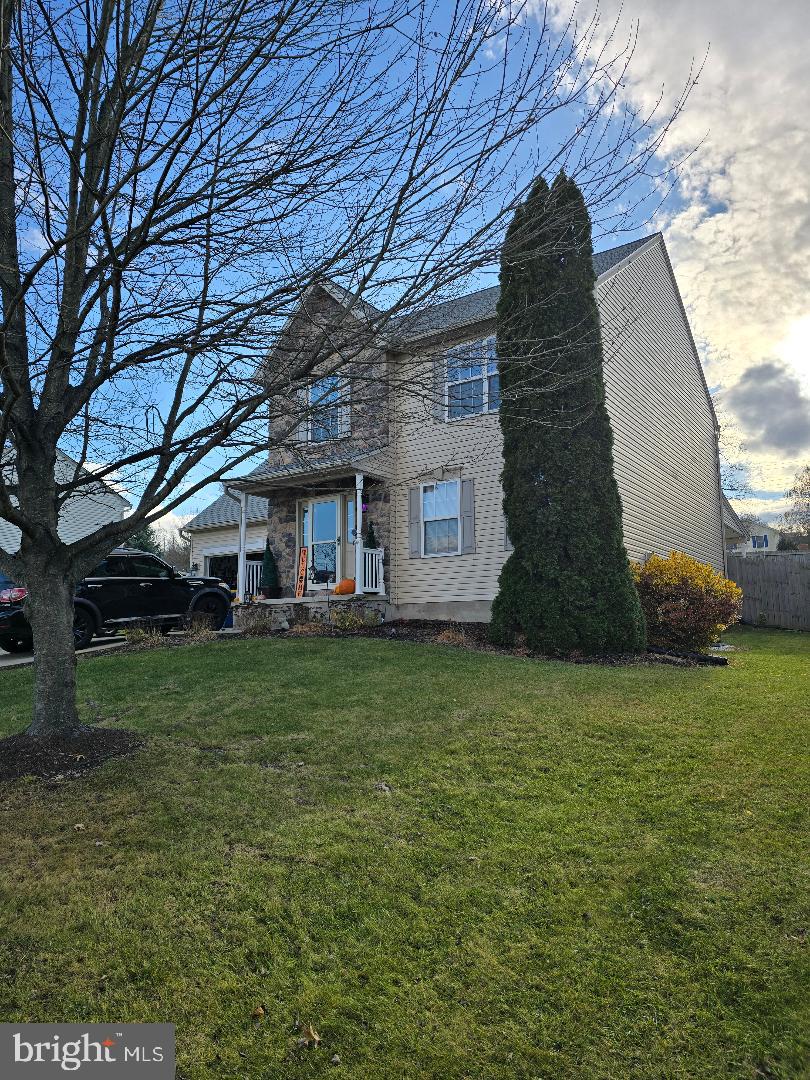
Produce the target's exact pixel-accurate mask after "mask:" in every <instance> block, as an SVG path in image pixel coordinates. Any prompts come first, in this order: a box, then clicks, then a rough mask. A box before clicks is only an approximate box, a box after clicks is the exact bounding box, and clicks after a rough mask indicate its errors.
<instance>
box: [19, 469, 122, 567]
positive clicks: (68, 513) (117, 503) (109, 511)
mask: <svg viewBox="0 0 810 1080" xmlns="http://www.w3.org/2000/svg"><path fill="white" fill-rule="evenodd" d="M78 468H79V466H78V464H77V463H76V462H75V461H74V460H73V458H71V457H68V455H67V454H63V453H62V451H61V450H57V452H56V476H57V480H59V481H60V482H62V483H66V482H67V481H69V480H72V479H73V477H74V476H75V475H76V470H77V469H78ZM83 472H85V474H87V470H86V469H85V470H83ZM89 475H92V473H90V474H89ZM129 510H131V506H130V504H129V503H128V502H127V500H126V499H125V498H124V496H123V495H120V494H119V493H118V492H117V491H116V490H115V489H114V488H112V487H111V486H110V485H109V484H105V483H104V482H103V481H101V480H99V481H97V482H96V483H92V484H88V485H87V486H86V487H84V488H83V489H82V490H81V492H76V493H75V494H73V495H71V496H70V497H69V498H67V499H66V500H65V504H64V506H63V507H62V512H61V513H60V515H59V536H60V538H61V539H62V540H63V541H64V542H65V543H66V544H72V543H73V541H74V540H80V539H81V538H82V537H83V536H87V535H88V534H89V533H91V532H95V530H96V529H99V528H101V526H102V525H107V524H108V523H109V522H111V521H120V520H121V519H122V518H123V517H125V516H126V514H127V512H128V511H129ZM19 546H20V530H19V529H18V528H17V526H16V525H12V524H11V523H10V522H8V521H5V520H4V519H2V518H0V548H2V549H3V550H4V551H8V552H15V551H17V550H18V548H19Z"/></svg>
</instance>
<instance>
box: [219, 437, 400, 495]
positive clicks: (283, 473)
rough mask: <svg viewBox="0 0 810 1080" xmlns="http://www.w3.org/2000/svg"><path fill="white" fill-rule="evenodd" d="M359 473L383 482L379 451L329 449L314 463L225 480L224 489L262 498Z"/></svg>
mask: <svg viewBox="0 0 810 1080" xmlns="http://www.w3.org/2000/svg"><path fill="white" fill-rule="evenodd" d="M355 473H363V475H364V476H368V477H369V478H371V479H373V480H384V479H385V477H386V472H385V470H384V467H383V462H382V459H381V455H380V452H379V451H373V452H368V453H365V454H364V453H362V452H358V451H357V448H356V447H355V448H350V447H347V448H345V449H342V450H333V451H332V453H330V454H329V455H328V456H324V457H323V458H319V459H317V460H313V459H307V460H304V459H303V458H302V459H301V460H299V461H293V462H287V463H286V464H283V465H269V464H268V465H260V466H259V467H258V468H257V469H254V470H253V472H251V473H248V475H247V476H243V477H241V478H240V479H238V480H229V481H228V487H230V488H235V489H236V490H238V491H246V492H248V493H249V494H251V495H264V494H265V493H267V492H270V491H279V490H281V489H283V488H290V487H294V488H303V487H310V486H314V485H320V484H322V483H324V482H326V481H329V480H341V479H345V478H347V477H350V476H354V475H355Z"/></svg>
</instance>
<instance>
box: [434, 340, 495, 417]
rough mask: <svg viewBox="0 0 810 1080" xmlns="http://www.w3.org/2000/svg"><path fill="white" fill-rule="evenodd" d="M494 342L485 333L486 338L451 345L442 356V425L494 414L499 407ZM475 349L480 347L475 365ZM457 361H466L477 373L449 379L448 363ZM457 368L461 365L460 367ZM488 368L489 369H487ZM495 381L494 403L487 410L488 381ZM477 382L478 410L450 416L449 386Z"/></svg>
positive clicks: (490, 396) (489, 398) (488, 402)
mask: <svg viewBox="0 0 810 1080" xmlns="http://www.w3.org/2000/svg"><path fill="white" fill-rule="evenodd" d="M496 344H497V339H496V336H495V334H487V336H486V337H483V338H476V339H475V340H473V341H464V342H461V343H459V344H458V345H453V346H451V347H450V348H449V349H448V350H447V352H446V353H445V354H444V360H443V364H444V419H445V422H446V423H454V422H455V421H456V420H469V419H470V417H473V416H492V415H493V414H494V413H496V412H498V410H499V409H500V407H501V393H500V372H499V371H498V356H497V351H496ZM476 346H480V351H479V353H478V363H477V364H475V363H474V362H473V361H474V360H475V355H474V350H475V349H476ZM465 352H466V355H465ZM454 354H455V358H456V359H457V360H466V361H468V362H467V365H466V366H467V367H468V368H472V367H474V366H478V367H480V369H481V374H480V375H478V376H475V377H472V378H469V379H451V378H450V363H451V360H452V359H453V358H454ZM457 366H459V367H460V366H461V365H460V364H459V365H457ZM490 369H492V370H490ZM493 377H494V378H497V379H498V404H497V405H496V406H495V407H494V408H493V407H490V401H491V398H492V396H493V395H490V379H492V378H493ZM476 382H480V383H481V408H480V410H478V411H476V412H467V413H463V414H462V415H461V416H451V415H450V387H451V386H465V385H466V384H468V383H476Z"/></svg>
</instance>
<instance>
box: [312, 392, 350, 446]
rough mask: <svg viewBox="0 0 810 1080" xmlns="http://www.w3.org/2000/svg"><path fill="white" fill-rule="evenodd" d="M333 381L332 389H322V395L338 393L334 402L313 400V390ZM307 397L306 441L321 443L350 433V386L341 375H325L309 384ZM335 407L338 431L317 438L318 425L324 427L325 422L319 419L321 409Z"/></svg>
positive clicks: (332, 440) (344, 436) (342, 437)
mask: <svg viewBox="0 0 810 1080" xmlns="http://www.w3.org/2000/svg"><path fill="white" fill-rule="evenodd" d="M327 382H329V383H332V389H331V390H329V391H327V390H322V391H321V396H322V398H323V397H325V395H326V394H327V393H336V395H337V397H336V400H335V401H334V402H331V401H329V402H327V401H325V400H321V401H317V399H316V401H315V402H313V391H315V390H316V389H317V388H318V387H319V386H323V385H324V384H325V383H327ZM304 394H305V398H306V408H307V416H306V427H305V430H306V438H305V440H304V441H305V442H306V443H311V444H313V445H316V446H317V445H320V444H321V443H330V442H334V441H335V440H336V439H344V438H346V437H347V436H348V435H349V433H350V432H349V403H348V399H349V386H348V383H347V382H346V380H345V379H342V378H341V377H340V376H339V375H323V376H321V378H319V379H316V380H315V381H314V382H313V383H311V384H310V385H309V386H307V388H306V390H305V391H304ZM332 409H335V410H336V413H337V433H336V434H334V435H332V434H330V435H328V436H327V437H326V438H321V439H316V438H314V437H313V433H314V431H315V427H316V425H317V426H318V427H320V428H321V429H323V424H320V423H319V422H318V419H317V415H318V413H319V412H321V411H325V410H332Z"/></svg>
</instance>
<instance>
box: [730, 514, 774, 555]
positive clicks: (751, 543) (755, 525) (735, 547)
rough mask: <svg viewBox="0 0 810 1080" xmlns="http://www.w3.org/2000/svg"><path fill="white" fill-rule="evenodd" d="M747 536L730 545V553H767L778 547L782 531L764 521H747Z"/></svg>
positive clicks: (745, 524) (745, 525)
mask: <svg viewBox="0 0 810 1080" xmlns="http://www.w3.org/2000/svg"><path fill="white" fill-rule="evenodd" d="M744 528H745V536H744V537H742V538H741V539H740V540H738V541H737V542H736V543H732V544H729V545H728V553H729V554H730V555H766V554H768V553H770V552H774V551H776V549H777V546H778V544H779V541H780V539H781V537H782V533H781V531H780V530H779V529H774V528H773V527H772V526H771V525H766V524H765V522H764V521H756V520H754V521H750V520H749V521H746V522H745V523H744Z"/></svg>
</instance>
